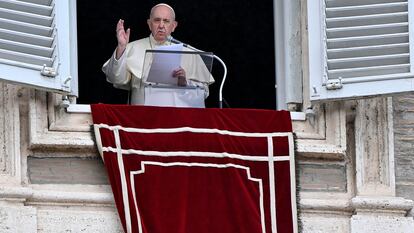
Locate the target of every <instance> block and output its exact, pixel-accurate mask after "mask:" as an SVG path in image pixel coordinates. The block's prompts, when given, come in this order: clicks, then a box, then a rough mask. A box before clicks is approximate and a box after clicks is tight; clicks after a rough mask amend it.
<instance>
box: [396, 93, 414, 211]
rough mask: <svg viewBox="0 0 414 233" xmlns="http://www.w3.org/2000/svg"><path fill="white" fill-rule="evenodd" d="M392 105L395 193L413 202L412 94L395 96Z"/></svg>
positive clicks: (413, 138)
mask: <svg viewBox="0 0 414 233" xmlns="http://www.w3.org/2000/svg"><path fill="white" fill-rule="evenodd" d="M393 104H394V132H395V137H394V138H395V167H396V169H395V179H396V192H397V196H400V197H405V198H408V199H411V200H414V150H413V148H414V94H404V95H401V96H396V97H394V98H393ZM413 214H414V212H411V214H410V215H411V216H413Z"/></svg>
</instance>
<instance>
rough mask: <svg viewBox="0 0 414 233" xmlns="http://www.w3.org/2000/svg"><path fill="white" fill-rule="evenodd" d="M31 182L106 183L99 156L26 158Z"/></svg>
mask: <svg viewBox="0 0 414 233" xmlns="http://www.w3.org/2000/svg"><path fill="white" fill-rule="evenodd" d="M27 163H28V175H29V179H30V182H31V183H32V184H95V185H101V184H108V176H107V174H106V169H105V167H104V164H103V162H102V160H101V159H100V158H34V157H29V158H28V161H27Z"/></svg>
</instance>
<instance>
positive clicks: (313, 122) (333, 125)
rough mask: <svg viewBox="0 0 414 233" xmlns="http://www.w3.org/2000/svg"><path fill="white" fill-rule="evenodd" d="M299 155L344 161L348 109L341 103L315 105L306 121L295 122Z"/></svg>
mask: <svg viewBox="0 0 414 233" xmlns="http://www.w3.org/2000/svg"><path fill="white" fill-rule="evenodd" d="M293 128H294V132H295V135H296V138H297V139H296V146H297V150H296V152H297V154H298V155H299V156H303V157H312V158H321V159H328V160H343V159H344V158H345V153H346V109H345V107H344V104H343V103H341V102H332V103H325V104H320V105H314V107H313V113H312V114H309V115H308V116H307V120H306V121H294V122H293Z"/></svg>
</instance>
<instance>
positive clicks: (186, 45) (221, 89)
mask: <svg viewBox="0 0 414 233" xmlns="http://www.w3.org/2000/svg"><path fill="white" fill-rule="evenodd" d="M169 41H171V42H173V43H176V44H183V46H184V47H186V48H189V49H192V50H194V51H197V52H205V51H203V50H200V49H196V48H194V47H193V46H191V45H189V44H185V43H183V42H181V41H179V40H176V39H173V38H172V37H170V38H169ZM213 58H215V59H216V60H217V61H219V62H220V63H221V65H222V66H223V69H224V74H223V78H222V79H221V84H220V89H219V108H223V87H224V82H225V81H226V77H227V66H226V64H225V63H224V62H223V60H221V58H219V57H218V56H216V55H214V54H213Z"/></svg>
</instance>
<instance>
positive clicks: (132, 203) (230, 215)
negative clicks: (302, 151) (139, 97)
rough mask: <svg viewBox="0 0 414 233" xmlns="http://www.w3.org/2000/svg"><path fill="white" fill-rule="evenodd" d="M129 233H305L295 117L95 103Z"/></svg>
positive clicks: (94, 111)
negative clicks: (301, 231) (300, 224)
mask: <svg viewBox="0 0 414 233" xmlns="http://www.w3.org/2000/svg"><path fill="white" fill-rule="evenodd" d="M92 117H93V121H94V128H95V136H96V139H97V144H98V148H99V150H100V152H101V155H103V159H104V162H105V166H106V168H107V171H108V176H109V180H110V183H111V186H112V191H113V194H114V198H115V202H116V206H117V209H118V213H119V216H120V219H121V222H122V224H123V227H124V230H125V232H128V233H130V232H131V233H132V232H134V233H135V232H137V233H167V232H168V233H266V232H268V233H276V232H277V233H291V232H297V214H296V193H295V173H294V172H295V167H294V149H293V136H292V126H291V120H290V114H289V112H286V111H271V110H250V109H193V108H169V107H148V106H126V105H104V104H98V105H92Z"/></svg>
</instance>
